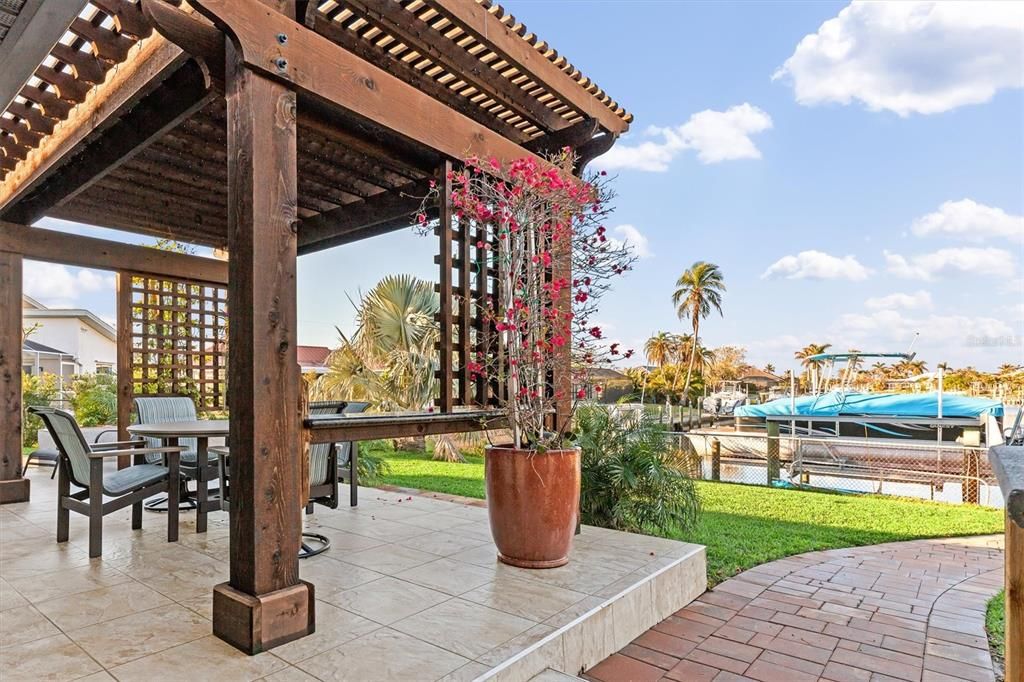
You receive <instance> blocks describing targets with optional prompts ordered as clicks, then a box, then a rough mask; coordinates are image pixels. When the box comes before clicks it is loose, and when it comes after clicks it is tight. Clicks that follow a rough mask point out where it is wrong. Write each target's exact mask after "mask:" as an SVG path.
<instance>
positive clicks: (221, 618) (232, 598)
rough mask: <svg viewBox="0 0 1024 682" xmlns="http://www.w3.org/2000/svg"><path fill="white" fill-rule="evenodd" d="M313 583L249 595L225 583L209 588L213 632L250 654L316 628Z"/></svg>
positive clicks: (310, 632) (303, 634) (307, 633)
mask: <svg viewBox="0 0 1024 682" xmlns="http://www.w3.org/2000/svg"><path fill="white" fill-rule="evenodd" d="M314 615H315V614H314V598H313V585H312V584H311V583H307V582H305V581H304V580H300V581H299V583H298V584H297V585H292V586H290V587H285V588H284V589H280V590H275V591H273V592H268V593H266V594H260V595H251V594H247V593H245V592H242V591H240V590H236V589H235V588H233V587H231V585H230V584H228V583H221V584H219V585H217V586H216V587H214V588H213V634H215V635H216V636H217V637H220V638H221V639H223V640H224V641H225V642H227V643H228V644H230V645H231V646H233V647H235V648H236V649H239V650H241V651H244V652H245V653H247V654H249V655H250V656H255V655H256V654H258V653H260V652H262V651H266V650H268V649H272V648H274V647H276V646H280V645H281V644H285V643H287V642H291V641H293V640H296V639H299V638H300V637H305V636H306V635H311V634H313V632H314V631H315V630H316V626H315V618H314Z"/></svg>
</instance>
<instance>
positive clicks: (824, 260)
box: [761, 251, 870, 280]
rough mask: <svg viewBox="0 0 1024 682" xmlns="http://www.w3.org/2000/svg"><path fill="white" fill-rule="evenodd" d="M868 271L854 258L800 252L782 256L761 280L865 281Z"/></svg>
mask: <svg viewBox="0 0 1024 682" xmlns="http://www.w3.org/2000/svg"><path fill="white" fill-rule="evenodd" d="M869 272H870V271H869V270H868V269H867V268H866V267H864V266H863V265H861V264H860V263H859V262H858V261H857V259H856V258H855V257H854V256H844V257H842V258H839V257H838V256H833V255H831V254H828V253H824V252H822V251H801V252H800V253H798V254H796V255H795V256H783V257H782V258H780V259H779V260H777V261H775V262H774V263H772V264H771V266H769V268H768V269H767V270H765V271H764V274H763V275H761V279H779V278H785V279H849V280H862V279H867V276H868V274H869Z"/></svg>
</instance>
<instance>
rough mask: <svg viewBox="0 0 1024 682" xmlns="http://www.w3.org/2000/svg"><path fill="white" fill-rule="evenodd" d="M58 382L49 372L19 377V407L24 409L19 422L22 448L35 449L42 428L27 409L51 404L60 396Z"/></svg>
mask: <svg viewBox="0 0 1024 682" xmlns="http://www.w3.org/2000/svg"><path fill="white" fill-rule="evenodd" d="M58 381H59V380H58V377H57V375H56V374H52V373H50V372H43V373H42V374H22V375H21V405H22V407H23V408H25V409H24V411H23V414H22V421H21V423H22V428H21V444H22V445H23V446H25V447H27V448H31V447H35V446H36V445H37V444H38V440H39V430H40V429H42V428H43V420H42V419H40V418H39V417H37V416H36V415H34V414H31V413H30V412H29V411H28V409H27V408H29V407H32V406H37V405H38V406H46V405H50V404H52V403H53V401H54V400H56V399H57V398H58V396H59V395H60V387H59V383H58Z"/></svg>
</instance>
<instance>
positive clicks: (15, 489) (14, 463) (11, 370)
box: [0, 249, 29, 504]
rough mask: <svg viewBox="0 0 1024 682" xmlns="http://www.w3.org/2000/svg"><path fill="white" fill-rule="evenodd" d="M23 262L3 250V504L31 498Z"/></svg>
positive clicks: (0, 437) (0, 352) (0, 298)
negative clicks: (24, 400) (25, 473)
mask: <svg viewBox="0 0 1024 682" xmlns="http://www.w3.org/2000/svg"><path fill="white" fill-rule="evenodd" d="M21 261H22V258H21V254H19V253H12V252H10V251H7V250H4V249H0V504H5V503H7V502H26V501H28V498H29V481H28V479H27V478H23V477H22V469H21V427H22V424H21V415H22V409H21V339H22V329H21V310H22V303H21V277H22V273H21Z"/></svg>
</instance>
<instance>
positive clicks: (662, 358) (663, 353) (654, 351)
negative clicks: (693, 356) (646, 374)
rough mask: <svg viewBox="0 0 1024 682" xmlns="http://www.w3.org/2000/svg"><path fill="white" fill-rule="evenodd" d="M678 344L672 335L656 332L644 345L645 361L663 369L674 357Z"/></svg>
mask: <svg viewBox="0 0 1024 682" xmlns="http://www.w3.org/2000/svg"><path fill="white" fill-rule="evenodd" d="M678 343H679V342H678V339H677V337H676V336H675V335H674V334H670V333H668V332H658V333H657V334H655V335H654V336H652V337H651V338H649V339H647V342H646V343H645V344H644V353H645V354H646V355H647V361H648V362H651V363H653V364H654V365H656V366H658V367H664V366H665V365H667V364H668V363H669V362H670V361H671V360H672V359H673V358H674V357H675V354H676V348H677V346H678Z"/></svg>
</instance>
